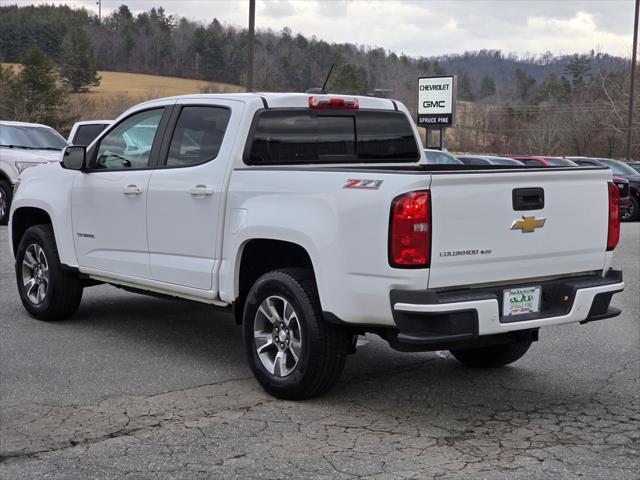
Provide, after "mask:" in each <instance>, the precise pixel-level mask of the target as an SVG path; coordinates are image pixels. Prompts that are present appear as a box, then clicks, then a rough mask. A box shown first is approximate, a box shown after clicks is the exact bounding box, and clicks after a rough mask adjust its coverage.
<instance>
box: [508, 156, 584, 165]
mask: <svg viewBox="0 0 640 480" xmlns="http://www.w3.org/2000/svg"><path fill="white" fill-rule="evenodd" d="M510 158H515V159H516V160H520V161H521V162H522V163H524V164H525V165H529V166H538V167H577V166H578V164H577V163H575V162H572V161H571V160H569V159H568V158H561V157H541V156H536V155H523V156H515V157H514V156H511V157H510Z"/></svg>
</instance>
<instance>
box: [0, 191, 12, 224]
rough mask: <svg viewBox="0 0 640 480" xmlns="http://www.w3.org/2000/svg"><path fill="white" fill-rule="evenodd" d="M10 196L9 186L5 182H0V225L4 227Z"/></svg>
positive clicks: (7, 218)
mask: <svg viewBox="0 0 640 480" xmlns="http://www.w3.org/2000/svg"><path fill="white" fill-rule="evenodd" d="M12 194H13V189H12V188H11V184H10V183H9V182H7V181H6V180H0V225H6V224H7V223H8V221H9V210H10V208H11V197H12Z"/></svg>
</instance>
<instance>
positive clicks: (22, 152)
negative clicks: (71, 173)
mask: <svg viewBox="0 0 640 480" xmlns="http://www.w3.org/2000/svg"><path fill="white" fill-rule="evenodd" d="M0 160H2V161H5V162H39V163H46V162H59V161H60V160H62V150H27V149H25V148H0Z"/></svg>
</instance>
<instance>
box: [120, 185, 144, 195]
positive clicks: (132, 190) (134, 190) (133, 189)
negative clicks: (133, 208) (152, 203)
mask: <svg viewBox="0 0 640 480" xmlns="http://www.w3.org/2000/svg"><path fill="white" fill-rule="evenodd" d="M122 193H124V194H125V195H140V194H141V193H142V187H139V186H138V185H127V186H126V187H124V188H123V189H122Z"/></svg>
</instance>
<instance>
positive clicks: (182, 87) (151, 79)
mask: <svg viewBox="0 0 640 480" xmlns="http://www.w3.org/2000/svg"><path fill="white" fill-rule="evenodd" d="M3 66H5V67H6V66H10V67H12V68H14V69H19V68H20V65H18V64H15V63H13V64H12V63H5V64H3ZM98 75H99V76H100V77H102V80H101V81H100V86H98V87H93V88H92V89H91V90H90V91H89V92H87V93H82V94H77V95H83V96H89V97H94V98H101V97H112V96H122V95H124V96H128V97H135V98H139V97H149V96H156V97H169V96H172V95H184V94H189V93H200V92H201V91H202V89H203V88H204V89H206V88H209V89H211V91H216V92H221V93H230V92H242V91H244V87H241V86H239V85H231V84H228V83H209V82H206V81H203V80H190V79H187V78H177V77H163V76H160V75H145V74H141V73H126V72H106V71H99V72H98Z"/></svg>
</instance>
